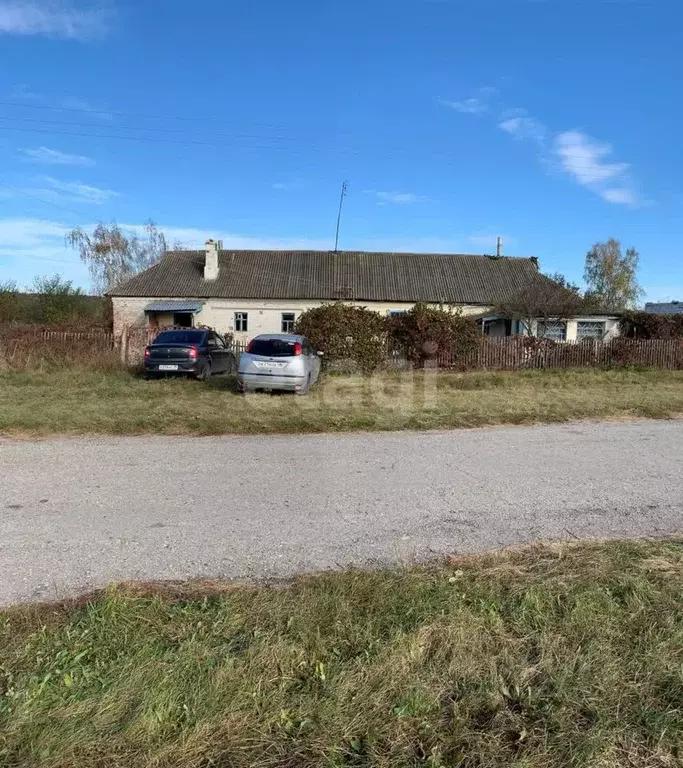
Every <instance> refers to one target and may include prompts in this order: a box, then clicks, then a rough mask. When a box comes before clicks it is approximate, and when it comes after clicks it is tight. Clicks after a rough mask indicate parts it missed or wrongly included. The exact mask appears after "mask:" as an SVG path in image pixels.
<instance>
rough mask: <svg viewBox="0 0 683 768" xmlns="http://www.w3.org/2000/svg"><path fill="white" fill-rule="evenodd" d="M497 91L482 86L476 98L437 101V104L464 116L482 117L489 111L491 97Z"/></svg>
mask: <svg viewBox="0 0 683 768" xmlns="http://www.w3.org/2000/svg"><path fill="white" fill-rule="evenodd" d="M497 92H498V91H497V90H496V89H495V88H492V87H491V86H488V85H487V86H484V87H483V88H479V89H477V91H476V96H470V98H468V99H462V100H461V101H449V100H448V99H438V102H439V104H441V105H442V106H444V107H448V108H449V109H454V110H455V111H456V112H462V114H464V115H483V114H484V112H488V110H489V106H490V105H489V102H490V100H491V97H492V96H494V95H495V94H496V93H497Z"/></svg>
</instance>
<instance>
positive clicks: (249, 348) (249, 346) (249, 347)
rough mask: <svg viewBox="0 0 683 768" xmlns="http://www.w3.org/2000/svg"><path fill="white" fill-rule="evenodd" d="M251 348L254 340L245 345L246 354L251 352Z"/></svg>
mask: <svg viewBox="0 0 683 768" xmlns="http://www.w3.org/2000/svg"><path fill="white" fill-rule="evenodd" d="M253 346H254V340H253V339H252V340H251V341H250V342H249V343H248V344H247V352H251V348H252V347H253Z"/></svg>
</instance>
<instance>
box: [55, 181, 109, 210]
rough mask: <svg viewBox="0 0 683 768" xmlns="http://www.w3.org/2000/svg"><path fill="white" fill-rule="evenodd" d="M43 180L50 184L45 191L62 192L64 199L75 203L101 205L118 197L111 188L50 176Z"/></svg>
mask: <svg viewBox="0 0 683 768" xmlns="http://www.w3.org/2000/svg"><path fill="white" fill-rule="evenodd" d="M45 181H47V183H48V184H49V185H50V189H49V190H46V191H48V192H50V191H52V192H54V193H59V194H63V195H65V196H66V197H65V199H67V200H69V201H71V202H75V203H93V204H94V205H102V204H103V203H107V202H109V201H110V200H112V199H113V198H115V197H118V192H114V190H112V189H102V188H100V187H93V186H90V185H89V184H82V183H81V182H79V181H59V179H53V178H52V177H51V176H46V177H45Z"/></svg>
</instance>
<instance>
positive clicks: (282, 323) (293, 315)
mask: <svg viewBox="0 0 683 768" xmlns="http://www.w3.org/2000/svg"><path fill="white" fill-rule="evenodd" d="M285 315H287V316H288V317H291V318H292V319H291V320H285ZM285 323H291V328H285ZM295 323H296V312H280V332H281V333H294V324H295Z"/></svg>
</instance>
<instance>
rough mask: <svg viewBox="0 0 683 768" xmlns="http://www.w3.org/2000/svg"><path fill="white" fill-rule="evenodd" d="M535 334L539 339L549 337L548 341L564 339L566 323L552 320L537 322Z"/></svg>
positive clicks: (565, 336) (565, 337)
mask: <svg viewBox="0 0 683 768" xmlns="http://www.w3.org/2000/svg"><path fill="white" fill-rule="evenodd" d="M536 336H538V338H539V339H549V340H550V341H566V339H567V323H560V322H552V321H551V322H549V323H539V324H538V328H537V330H536Z"/></svg>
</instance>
